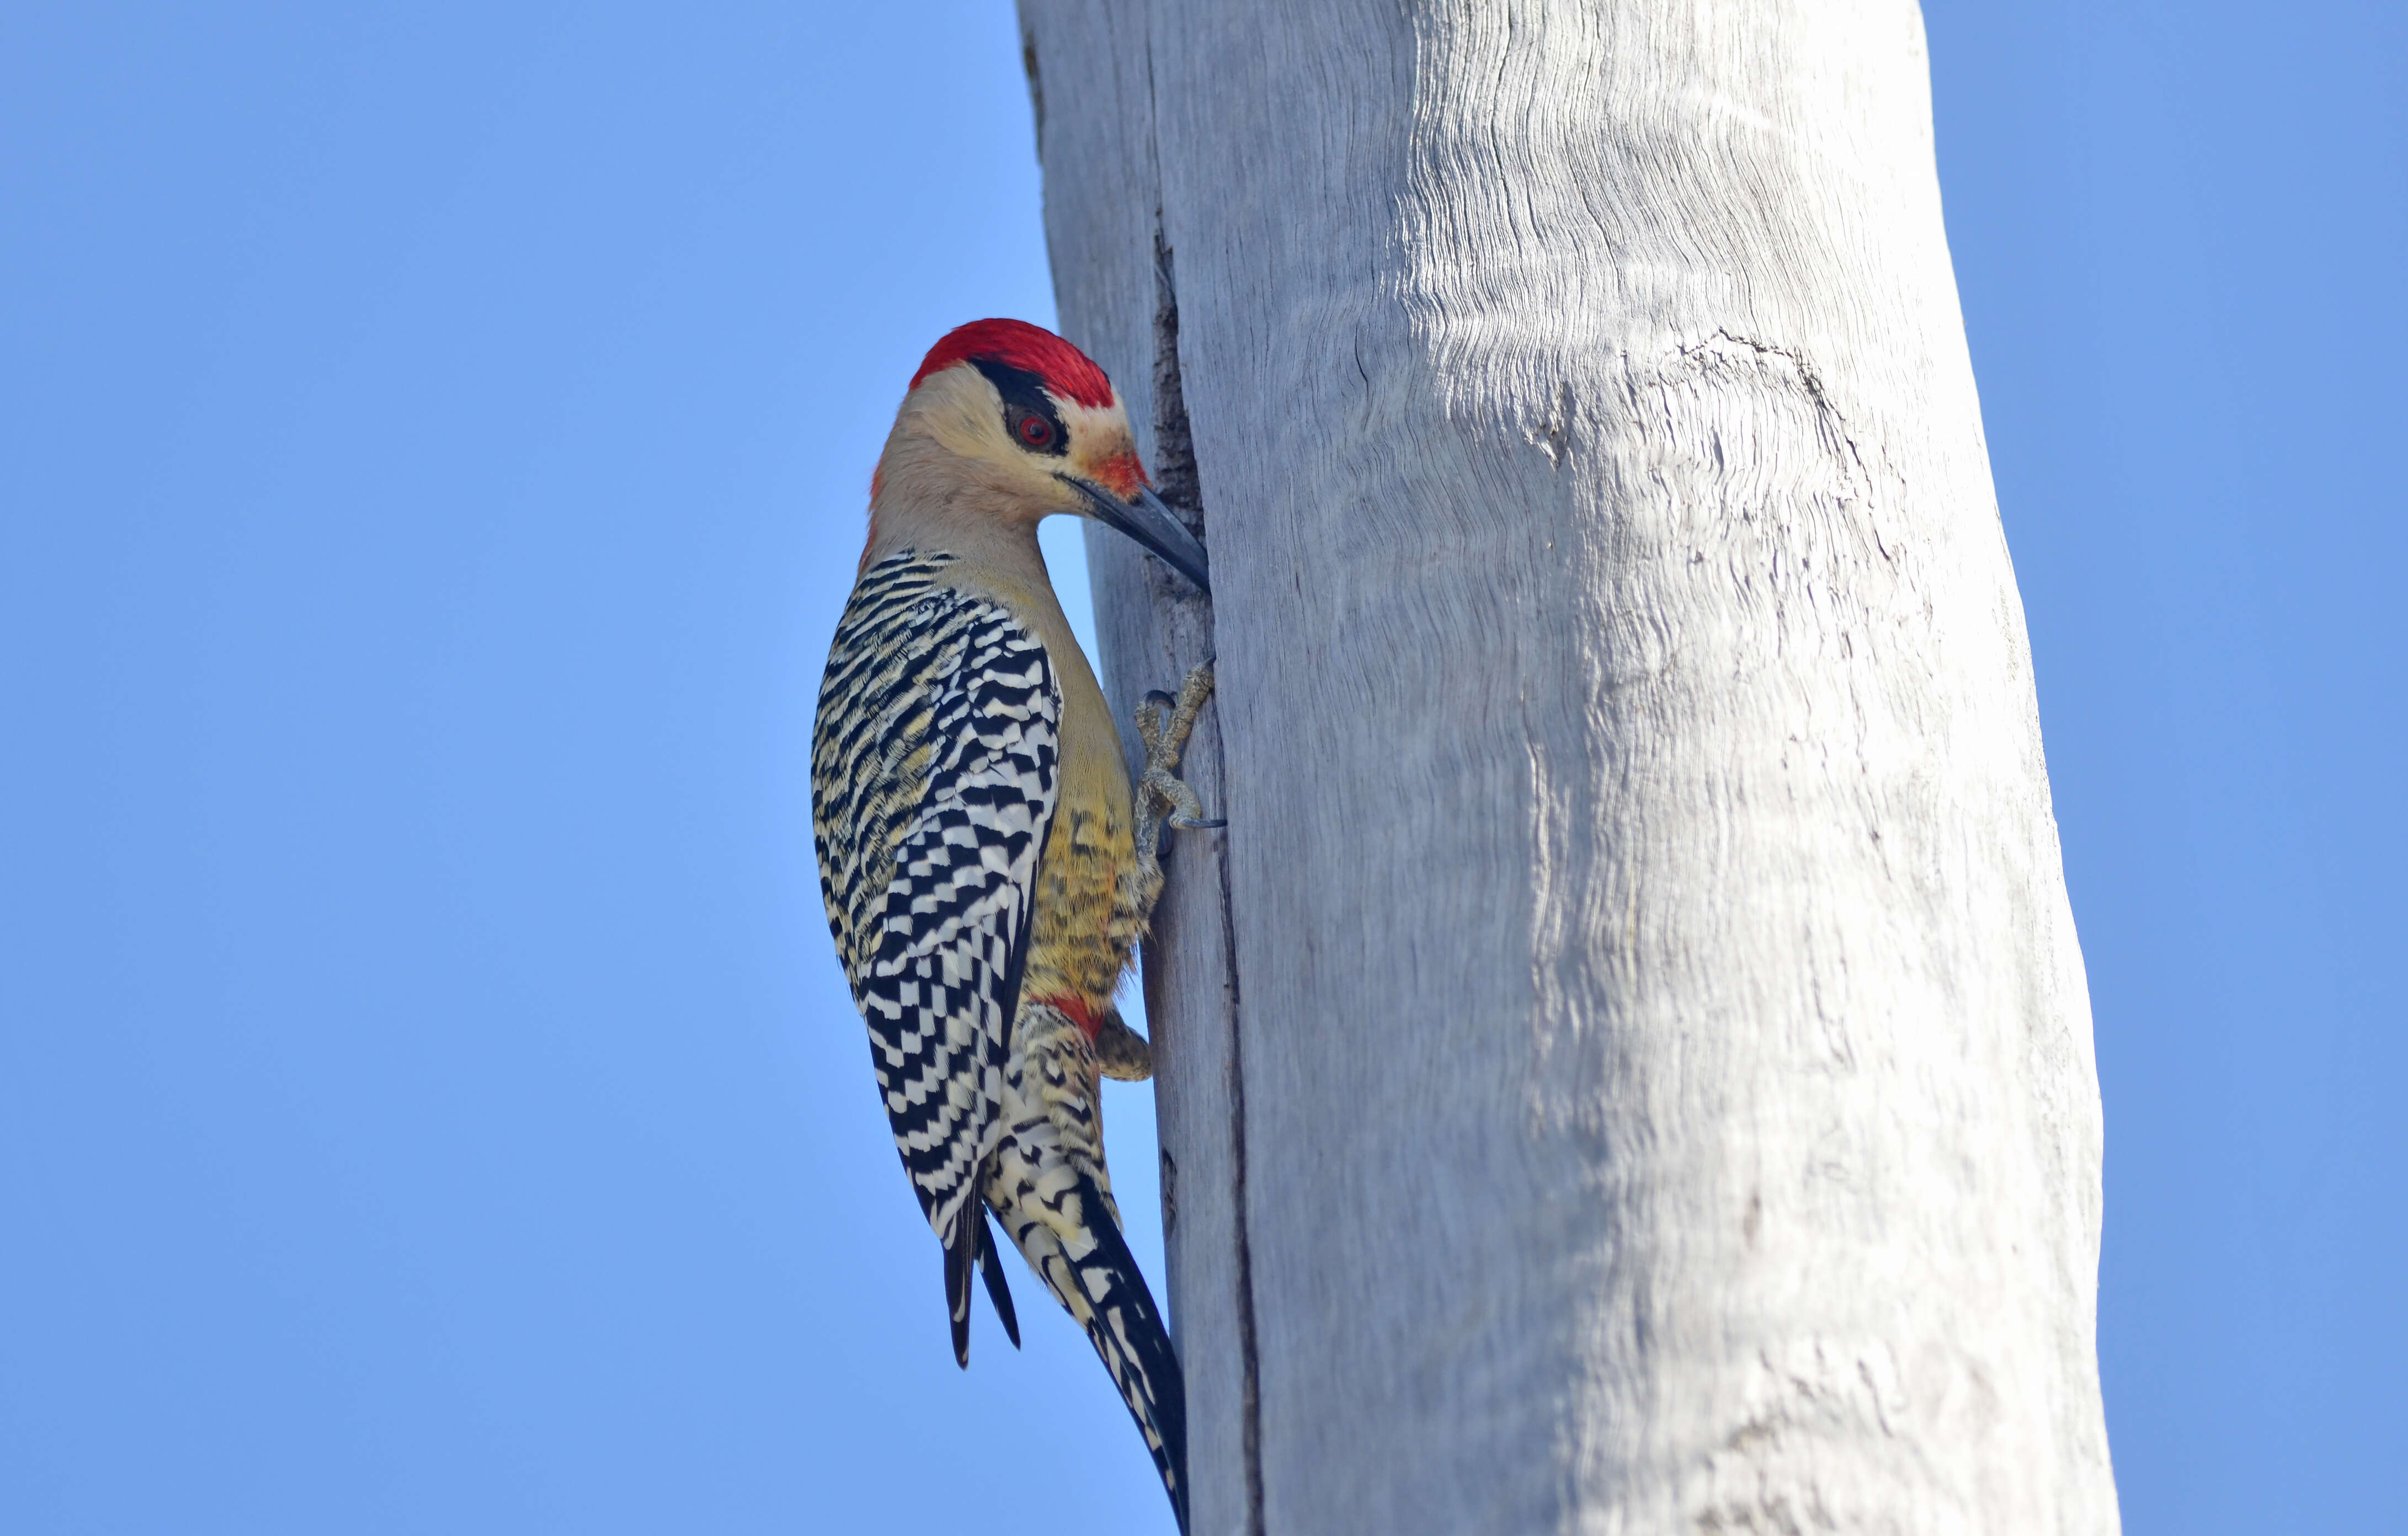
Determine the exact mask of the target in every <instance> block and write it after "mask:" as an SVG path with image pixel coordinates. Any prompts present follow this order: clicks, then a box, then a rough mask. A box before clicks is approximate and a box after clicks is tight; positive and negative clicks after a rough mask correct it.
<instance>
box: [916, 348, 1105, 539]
mask: <svg viewBox="0 0 2408 1536" xmlns="http://www.w3.org/2000/svg"><path fill="white" fill-rule="evenodd" d="M1051 403H1052V405H1053V408H1054V415H1055V416H1056V417H1057V418H1058V419H1059V421H1060V423H1061V434H1062V437H1063V438H1064V439H1065V440H1066V441H1067V451H1066V452H1059V453H1054V452H1038V451H1032V450H1031V448H1029V447H1028V446H1026V445H1025V444H1024V443H1022V442H1020V441H1018V440H1015V438H1014V437H1013V436H1012V432H1011V427H1010V425H1009V424H1008V423H1007V422H1006V419H1005V402H1004V399H1003V396H1002V395H1000V394H999V393H998V392H997V391H996V387H995V385H994V384H992V383H990V382H989V381H988V380H987V378H986V376H985V375H984V374H982V373H981V372H980V371H979V370H978V369H977V368H976V367H974V366H970V365H968V364H961V365H958V366H953V367H950V368H947V369H945V370H943V371H942V372H940V373H935V374H931V375H930V376H929V377H928V378H927V379H925V380H922V382H921V384H920V387H919V388H918V389H915V390H913V391H912V392H911V393H910V395H909V396H907V397H906V398H905V399H904V401H903V408H902V409H901V410H900V411H899V412H897V413H896V420H895V431H894V433H893V435H892V436H890V437H889V438H887V443H886V452H885V453H884V454H883V455H882V458H881V459H880V462H879V492H878V500H879V502H880V503H881V504H882V505H883V504H885V503H888V502H890V501H891V502H895V503H897V504H898V505H899V504H903V503H916V504H920V505H923V506H925V505H927V504H928V503H929V502H931V501H933V502H936V503H939V504H940V505H942V506H943V507H944V508H945V510H949V511H952V512H953V513H955V514H956V515H958V514H960V513H964V512H973V511H974V512H976V513H978V514H981V515H984V516H987V517H991V518H994V519H996V520H998V521H1000V522H1005V523H1011V524H1035V523H1036V522H1037V521H1038V520H1039V519H1040V518H1044V517H1049V516H1052V515H1053V514H1054V513H1057V512H1068V513H1074V514H1081V513H1085V512H1087V511H1088V510H1089V508H1088V506H1087V504H1086V502H1085V501H1084V500H1083V499H1082V497H1081V495H1080V494H1079V493H1078V492H1077V491H1075V490H1074V489H1072V488H1071V487H1070V486H1069V485H1068V484H1065V483H1064V482H1063V479H1062V477H1064V476H1066V475H1067V476H1068V477H1070V478H1072V479H1076V480H1085V481H1090V482H1092V483H1094V484H1097V485H1099V486H1102V487H1103V488H1104V489H1106V490H1109V491H1111V492H1112V493H1113V494H1114V495H1119V496H1122V497H1127V496H1130V495H1135V494H1136V493H1137V491H1138V490H1139V489H1140V487H1142V486H1143V485H1144V484H1145V471H1144V469H1143V468H1142V467H1140V464H1139V461H1138V456H1137V446H1136V444H1135V442H1134V441H1133V440H1132V439H1131V438H1130V437H1129V429H1128V418H1127V416H1126V414H1125V412H1124V411H1123V409H1122V408H1121V404H1120V401H1119V399H1118V398H1117V397H1115V398H1114V400H1113V402H1112V403H1111V405H1109V406H1105V407H1101V408H1095V407H1088V406H1082V405H1079V404H1077V403H1075V402H1071V401H1065V400H1061V399H1058V398H1055V399H1054V400H1053V401H1052V402H1051ZM931 510H934V509H933V508H932V509H931Z"/></svg>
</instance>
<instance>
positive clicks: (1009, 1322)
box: [978, 1200, 1020, 1349]
mask: <svg viewBox="0 0 2408 1536" xmlns="http://www.w3.org/2000/svg"><path fill="white" fill-rule="evenodd" d="M985 1210H986V1202H985V1201H984V1200H981V1201H980V1202H979V1211H980V1213H981V1214H980V1216H979V1224H978V1226H979V1278H980V1279H982V1280H983V1281H985V1282H986V1299H988V1300H989V1301H992V1302H994V1303H995V1315H996V1321H998V1322H1000V1323H1002V1324H1003V1332H1004V1337H1006V1338H1008V1339H1010V1340H1011V1347H1012V1348H1014V1349H1018V1348H1019V1347H1020V1318H1019V1316H1018V1315H1017V1314H1015V1313H1013V1312H1012V1310H1011V1286H1010V1285H1005V1284H1004V1280H1003V1261H1002V1260H1001V1259H1000V1258H998V1257H997V1256H996V1245H995V1230H994V1228H992V1227H989V1226H987V1224H986V1216H985V1214H984V1213H985Z"/></svg>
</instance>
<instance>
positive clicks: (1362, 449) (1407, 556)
mask: <svg viewBox="0 0 2408 1536" xmlns="http://www.w3.org/2000/svg"><path fill="white" fill-rule="evenodd" d="M1022 13H1023V19H1024V24H1025V32H1026V36H1027V40H1028V50H1029V52H1028V58H1029V65H1030V74H1031V83H1032V86H1033V88H1034V89H1035V90H1036V92H1037V93H1038V97H1039V137H1040V150H1041V154H1042V157H1043V160H1044V166H1045V185H1046V227H1047V232H1048V236H1049V238H1050V240H1051V242H1052V249H1053V257H1054V280H1055V284H1056V288H1057V292H1058V294H1059V298H1060V304H1061V315H1062V321H1063V325H1064V329H1065V331H1066V333H1067V334H1068V336H1069V337H1071V338H1072V339H1074V340H1076V341H1078V342H1079V343H1080V344H1082V346H1084V347H1086V348H1087V349H1088V350H1089V351H1090V352H1093V353H1094V354H1095V355H1096V356H1097V359H1098V360H1099V361H1101V362H1102V363H1103V364H1104V366H1106V367H1107V368H1108V369H1109V370H1110V371H1111V374H1112V377H1113V378H1114V379H1115V380H1118V381H1119V382H1120V384H1121V387H1122V390H1123V392H1124V394H1125V395H1126V396H1128V397H1129V398H1130V400H1131V403H1132V410H1131V415H1132V418H1133V419H1135V420H1137V421H1138V422H1139V423H1140V426H1142V425H1143V424H1144V423H1149V422H1150V423H1153V428H1154V438H1153V440H1152V441H1151V442H1149V443H1148V444H1147V445H1146V447H1147V449H1148V453H1149V462H1150V463H1152V464H1154V465H1155V466H1156V467H1157V470H1158V478H1160V479H1161V480H1162V481H1164V482H1165V488H1166V495H1168V496H1169V497H1170V499H1171V500H1172V501H1173V502H1174V504H1180V505H1183V506H1186V507H1199V506H1200V523H1199V526H1201V527H1202V529H1203V531H1204V533H1205V537H1206V538H1207V541H1208V543H1209V544H1210V547H1211V556H1212V573H1213V581H1214V588H1215V590H1214V600H1213V602H1212V604H1211V606H1209V607H1208V606H1206V605H1204V604H1202V603H1200V602H1193V601H1190V600H1188V599H1187V598H1185V597H1183V596H1181V594H1182V593H1183V591H1184V589H1183V588H1182V587H1180V586H1178V584H1177V583H1176V582H1175V581H1173V580H1172V579H1171V578H1169V577H1168V576H1166V575H1164V574H1162V573H1161V572H1160V571H1159V570H1158V569H1152V570H1150V569H1149V568H1148V567H1146V566H1145V564H1144V563H1142V562H1141V561H1140V559H1139V558H1138V557H1137V556H1136V555H1135V554H1134V553H1133V552H1132V551H1130V550H1129V549H1128V548H1127V547H1126V546H1125V544H1124V543H1122V542H1120V541H1118V540H1116V539H1114V538H1111V536H1109V535H1105V536H1101V537H1099V538H1095V539H1093V540H1091V544H1090V552H1091V555H1092V557H1093V563H1094V569H1095V572H1096V590H1097V607H1098V610H1099V614H1098V616H1099V627H1100V630H1101V632H1102V636H1103V642H1104V650H1105V656H1104V661H1105V666H1106V672H1107V682H1108V685H1109V686H1110V688H1111V690H1112V692H1113V694H1114V696H1115V698H1116V701H1117V702H1118V704H1119V705H1120V706H1121V708H1122V710H1123V712H1124V713H1125V711H1126V708H1127V706H1128V705H1129V704H1130V703H1131V702H1132V701H1133V699H1134V696H1135V695H1136V694H1137V693H1139V692H1140V691H1142V690H1143V689H1145V688H1148V687H1156V686H1163V685H1167V684H1169V683H1171V682H1174V681H1175V680H1176V679H1177V677H1178V676H1179V674H1180V672H1181V671H1182V670H1183V668H1184V667H1185V666H1186V665H1187V664H1188V663H1189V662H1191V661H1193V660H1196V659H1198V658H1200V657H1202V656H1203V655H1205V654H1207V653H1217V655H1218V659H1219V675H1220V695H1219V698H1218V702H1217V704H1216V706H1215V711H1214V714H1215V717H1216V718H1215V719H1214V720H1213V721H1212V722H1211V724H1208V725H1207V727H1206V729H1205V730H1204V731H1203V732H1202V733H1200V735H1199V739H1198V740H1197V744H1196V746H1195V748H1194V749H1193V751H1192V753H1191V757H1190V765H1191V770H1192V776H1193V778H1194V780H1195V782H1197V785H1198V787H1199V789H1201V791H1202V792H1203V796H1204V798H1205V801H1206V804H1207V805H1208V806H1209V807H1211V808H1212V809H1213V811H1215V812H1216V813H1221V814H1226V816H1227V817H1228V818H1229V823H1230V825H1229V829H1228V831H1227V832H1226V834H1219V835H1214V836H1211V837H1206V836H1202V835H1196V836H1191V837H1189V838H1187V839H1185V840H1183V841H1182V842H1181V843H1180V844H1179V845H1178V846H1177V848H1176V851H1175V852H1174V853H1173V854H1172V855H1171V863H1172V867H1173V878H1172V889H1171V892H1170V894H1169V896H1168V898H1167V900H1166V902H1165V906H1164V909H1163V912H1162V914H1161V918H1160V921H1159V923H1158V925H1157V933H1156V940H1155V941H1154V943H1152V944H1151V945H1150V946H1149V947H1148V949H1147V951H1146V956H1145V964H1146V984H1147V1001H1148V1007H1149V1013H1150V1016H1151V1018H1152V1019H1153V1021H1154V1029H1155V1040H1156V1046H1157V1051H1158V1053H1159V1057H1160V1062H1161V1075H1160V1079H1159V1083H1160V1090H1159V1091H1160V1099H1159V1103H1160V1109H1161V1117H1162V1126H1161V1133H1162V1143H1163V1147H1164V1150H1165V1167H1166V1171H1167V1172H1168V1171H1169V1170H1171V1169H1172V1167H1173V1165H1174V1164H1175V1176H1174V1178H1173V1182H1172V1185H1171V1188H1170V1189H1169V1190H1168V1196H1169V1199H1168V1200H1167V1201H1166V1207H1167V1209H1168V1210H1169V1211H1170V1212H1171V1213H1172V1214H1171V1215H1170V1217H1169V1240H1170V1269H1171V1276H1170V1293H1171V1295H1170V1303H1171V1308H1172V1312H1173V1315H1174V1320H1175V1325H1176V1328H1177V1329H1178V1333H1179V1340H1180V1345H1181V1349H1182V1353H1183V1357H1184V1358H1185V1360H1186V1364H1187V1371H1188V1391H1189V1414H1190V1417H1191V1421H1192V1425H1193V1430H1192V1433H1193V1447H1192V1453H1191V1454H1192V1457H1193V1462H1194V1466H1193V1474H1194V1483H1195V1495H1194V1497H1195V1514H1196V1532H1197V1536H1226V1533H1250V1536H1251V1533H1265V1532H1269V1533H1276V1536H1329V1533H1336V1532H1353V1531H1362V1532H1379V1533H1383V1536H1385V1533H1416V1532H1429V1533H1434V1536H1435V1533H1444V1536H1465V1533H1469V1532H1524V1531H1532V1532H1535V1531H1561V1532H1573V1531H1578V1532H1617V1533H1620V1532H1630V1533H1638V1532H1658V1531H1661V1532H1672V1531H1682V1532H1687V1531H1724V1532H1739V1531H1751V1532H1754V1531H1781V1532H1792V1531H1815V1530H1842V1531H1896V1532H1901V1533H1905V1532H1912V1533H1914V1536H1934V1533H1941V1532H1954V1531H1985V1532H2001V1533H2004V1532H2014V1533H2019V1536H2020V1533H2027V1532H2060V1531H2061V1532H2085V1533H2089V1532H2105V1531H2112V1530H2114V1529H2115V1528H2116V1525H2117V1517H2116V1509H2115V1496H2114V1484H2113V1481H2112V1478H2111V1475H2110V1471H2109V1465H2108V1456H2107V1443H2106V1433H2105V1428H2104V1423H2103V1419H2102V1416H2101V1412H2100V1397H2099V1382H2098V1371H2097V1366H2096V1360H2095V1348H2094V1316H2095V1293H2096V1278H2097V1269H2098V1253H2099V1222H2100V1112H2099V1099H2098V1089H2097V1082H2096V1076H2095V1070H2094V1067H2093V1063H2092V1055H2091V1045H2090V1023H2089V1012H2088V1005H2087V1001H2086V997H2085V986H2084V981H2083V971H2082V959H2081V955H2080V951H2079V949H2078V947H2077V945H2076V941H2075V938H2074V931H2073V925H2072V920H2071V913H2070V912H2069V909H2068V906H2067V903H2066V897H2065V890H2064V883H2063V875H2062V872H2061V869H2060V865H2059V858H2058V852H2057V836H2056V828H2055V823H2054V821H2053V819H2052V816H2051V812H2050V808H2049V798H2048V784H2047V779H2046V775H2045V770H2044V768H2043V764H2042V756H2041V740H2040V732H2039V727H2038V721H2037V716H2036V713H2035V710H2034V705H2033V696H2032V685H2031V677H2030V668H2029V657H2028V649H2027V646H2026V641H2025V637H2024V624H2023V613H2022V609H2021V605H2020V603H2019V601H2018V599H2017V597H2016V595H2015V589H2014V577H2013V573H2012V571H2011V570H2010V568H2009V565H2008V559H2007V551H2006V547H2005V543H2004V540H2003V538H2002V537H2001V535H2000V526H1999V521H1998V516H1997V511H1996V508H1995V504H1994V500H1993V495H1992V490H1991V485H1990V477H1989V468H1988V463H1987V458H1986V455H1985V449H1984V445H1983V440H1982V432H1981V423H1980V415H1979V408H1978V405H1977V402H1976V400H1975V397H1974V392H1973V380H1972V376H1971V366H1970V364H1969V362H1968V358H1967V355H1966V350H1965V341H1964V335H1963V327H1962V323H1961V321H1960V319H1959V317H1958V312H1957V295H1956V289H1955V283H1954V279H1953V277H1952V275H1951V272H1950V268H1949V262H1948V254H1947V250H1946V246H1945V244H1944V241H1943V237H1942V227H1941V212H1940V197H1939V190H1938V185H1937V181H1936V179H1935V175H1934V169H1933V160H1932V148H1931V130H1930V110H1929V102H1928V84H1927V70H1926V65H1925V58H1924V40H1923V31H1922V24H1921V19H1920V16H1919V14H1918V12H1917V11H1916V9H1915V7H1914V5H1913V4H1911V3H1908V0H1854V3H1851V0H1585V3H1570V0H1559V3H1554V4H1550V3H1546V0H1463V3H1460V4H1455V5H1444V4H1435V3H1433V4H1424V5H1409V6H1393V5H1390V6H1382V5H1368V4H1347V3H1340V0H1324V3H1321V4H1288V5H1273V4H1269V3H1265V0H1117V3H1115V0H1023V4H1022ZM1199 496H1200V500H1199Z"/></svg>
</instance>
